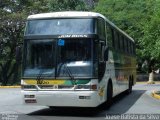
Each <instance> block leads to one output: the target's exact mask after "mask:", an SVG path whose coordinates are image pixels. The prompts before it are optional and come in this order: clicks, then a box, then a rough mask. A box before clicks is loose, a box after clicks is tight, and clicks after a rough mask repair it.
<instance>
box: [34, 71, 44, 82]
mask: <svg viewBox="0 0 160 120" xmlns="http://www.w3.org/2000/svg"><path fill="white" fill-rule="evenodd" d="M43 73H44V71H43V69H41V70H40V72H39V74H38V75H37V79H36V80H43V78H44V76H43Z"/></svg>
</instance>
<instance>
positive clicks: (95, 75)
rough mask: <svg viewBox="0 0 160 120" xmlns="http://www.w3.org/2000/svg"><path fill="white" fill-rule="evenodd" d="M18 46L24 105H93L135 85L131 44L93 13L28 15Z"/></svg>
mask: <svg viewBox="0 0 160 120" xmlns="http://www.w3.org/2000/svg"><path fill="white" fill-rule="evenodd" d="M23 45H24V46H23V67H22V80H21V85H22V94H23V100H24V103H25V104H29V105H45V106H50V107H53V106H65V107H67V106H68V107H97V106H99V105H101V104H102V103H104V104H105V103H106V104H109V103H110V102H109V101H111V100H112V98H113V97H114V96H116V95H118V94H120V93H122V92H124V91H127V92H128V93H130V92H131V91H132V86H133V85H134V84H135V80H136V60H135V43H134V40H133V39H132V38H131V37H129V36H128V35H127V34H126V33H124V32H123V31H122V30H120V29H119V28H118V27H116V26H115V25H114V24H113V23H112V22H110V21H109V20H108V19H107V18H106V17H104V16H103V15H101V14H99V13H95V12H71V11H66V12H53V13H44V14H36V15H30V16H29V17H28V18H27V23H26V29H25V33H24V44H23ZM107 101H108V102H107Z"/></svg>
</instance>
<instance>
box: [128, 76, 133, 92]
mask: <svg viewBox="0 0 160 120" xmlns="http://www.w3.org/2000/svg"><path fill="white" fill-rule="evenodd" d="M131 92H132V79H129V83H128V90H127V94H130V93H131Z"/></svg>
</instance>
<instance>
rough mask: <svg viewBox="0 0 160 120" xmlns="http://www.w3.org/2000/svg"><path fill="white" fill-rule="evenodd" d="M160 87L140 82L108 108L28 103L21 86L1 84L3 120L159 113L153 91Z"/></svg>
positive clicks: (87, 119) (0, 116) (0, 117)
mask: <svg viewBox="0 0 160 120" xmlns="http://www.w3.org/2000/svg"><path fill="white" fill-rule="evenodd" d="M159 87H160V84H154V85H147V84H136V85H135V86H134V87H133V92H132V93H131V94H129V95H125V94H122V95H121V96H118V97H116V98H115V99H114V103H113V105H112V106H111V108H109V109H104V110H99V109H87V108H55V109H50V108H48V107H46V106H26V105H23V104H22V96H21V92H20V88H1V89H0V120H5V118H7V117H8V118H10V119H11V120H57V119H58V120H91V119H92V120H93V119H95V120H104V119H106V116H107V115H110V114H118V115H119V114H120V115H121V114H159V113H160V100H157V99H155V98H153V97H151V95H150V94H151V91H152V90H156V89H159ZM10 119H9V120H10Z"/></svg>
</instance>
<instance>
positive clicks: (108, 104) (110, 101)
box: [106, 81, 113, 108]
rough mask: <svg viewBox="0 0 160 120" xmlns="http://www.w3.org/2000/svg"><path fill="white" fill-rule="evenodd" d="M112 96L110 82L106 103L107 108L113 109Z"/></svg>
mask: <svg viewBox="0 0 160 120" xmlns="http://www.w3.org/2000/svg"><path fill="white" fill-rule="evenodd" d="M112 96H113V88H112V82H110V81H109V83H108V86H107V101H106V107H107V108H109V107H111V105H112Z"/></svg>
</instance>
